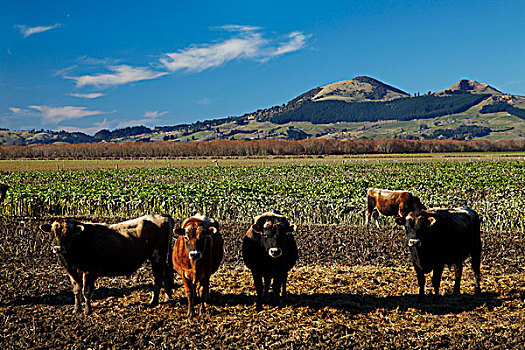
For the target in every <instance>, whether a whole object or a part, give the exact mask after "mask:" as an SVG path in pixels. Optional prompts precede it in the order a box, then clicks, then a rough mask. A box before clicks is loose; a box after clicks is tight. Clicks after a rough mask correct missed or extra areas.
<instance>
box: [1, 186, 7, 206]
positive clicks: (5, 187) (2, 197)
mask: <svg viewBox="0 0 525 350" xmlns="http://www.w3.org/2000/svg"><path fill="white" fill-rule="evenodd" d="M8 189H9V186H7V185H4V184H0V203H2V201H3V200H4V198H5V195H6V193H7V190H8Z"/></svg>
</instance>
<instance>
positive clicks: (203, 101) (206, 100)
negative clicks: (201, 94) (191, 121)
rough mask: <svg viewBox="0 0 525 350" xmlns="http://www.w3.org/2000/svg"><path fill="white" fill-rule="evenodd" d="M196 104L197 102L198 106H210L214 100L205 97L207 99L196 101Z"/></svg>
mask: <svg viewBox="0 0 525 350" xmlns="http://www.w3.org/2000/svg"><path fill="white" fill-rule="evenodd" d="M195 102H196V103H197V104H198V105H209V104H211V102H212V100H211V99H209V98H207V97H205V98H202V99H200V100H197V101H195Z"/></svg>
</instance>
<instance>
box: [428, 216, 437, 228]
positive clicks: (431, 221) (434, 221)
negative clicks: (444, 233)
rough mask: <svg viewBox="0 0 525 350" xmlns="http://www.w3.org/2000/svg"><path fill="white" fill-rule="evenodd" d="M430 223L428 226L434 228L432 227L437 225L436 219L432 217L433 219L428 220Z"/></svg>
mask: <svg viewBox="0 0 525 350" xmlns="http://www.w3.org/2000/svg"><path fill="white" fill-rule="evenodd" d="M428 222H429V223H430V224H429V225H428V226H429V227H430V226H432V225H434V224H435V223H436V218H435V217H433V216H431V217H429V218H428Z"/></svg>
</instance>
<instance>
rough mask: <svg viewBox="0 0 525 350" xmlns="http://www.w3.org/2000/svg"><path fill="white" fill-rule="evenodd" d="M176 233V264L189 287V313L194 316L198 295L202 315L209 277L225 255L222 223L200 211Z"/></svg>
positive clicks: (207, 292)
mask: <svg viewBox="0 0 525 350" xmlns="http://www.w3.org/2000/svg"><path fill="white" fill-rule="evenodd" d="M173 232H174V233H175V234H176V235H178V237H177V241H176V242H175V246H174V247H173V255H172V259H173V266H174V268H175V270H177V272H178V273H179V275H180V277H181V278H182V282H183V284H184V289H185V290H186V296H187V297H188V314H187V315H188V317H191V316H193V314H194V306H195V304H196V302H197V298H200V307H199V314H201V315H202V314H203V313H205V311H206V299H207V297H208V294H209V289H210V277H211V275H212V274H214V273H215V272H216V271H217V270H218V269H219V266H220V265H221V262H222V258H223V255H224V241H223V239H222V236H221V234H220V233H219V224H218V223H217V221H215V220H214V219H211V218H208V217H205V216H203V215H202V214H201V213H198V214H196V215H194V216H192V217H189V218H187V219H186V220H184V222H183V223H182V226H181V227H179V228H176V229H175V230H174V231H173Z"/></svg>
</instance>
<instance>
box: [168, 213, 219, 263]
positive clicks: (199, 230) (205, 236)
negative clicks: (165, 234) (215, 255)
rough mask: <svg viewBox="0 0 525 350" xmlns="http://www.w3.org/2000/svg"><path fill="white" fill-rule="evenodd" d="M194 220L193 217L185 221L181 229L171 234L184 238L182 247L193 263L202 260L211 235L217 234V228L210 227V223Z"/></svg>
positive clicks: (208, 221) (208, 220)
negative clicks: (184, 247)
mask: <svg viewBox="0 0 525 350" xmlns="http://www.w3.org/2000/svg"><path fill="white" fill-rule="evenodd" d="M206 219H207V220H201V219H196V218H194V217H192V218H189V219H186V220H185V221H184V223H183V224H182V227H179V228H176V229H175V230H173V232H174V233H175V234H176V235H179V236H182V237H184V245H185V246H186V252H187V253H188V256H189V257H190V259H191V260H192V261H194V262H196V261H198V260H199V259H201V258H202V254H203V253H204V250H205V249H206V246H207V245H208V244H210V243H209V241H210V240H211V235H213V234H214V233H215V232H217V228H216V227H215V226H213V225H212V221H210V219H208V218H206Z"/></svg>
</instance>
